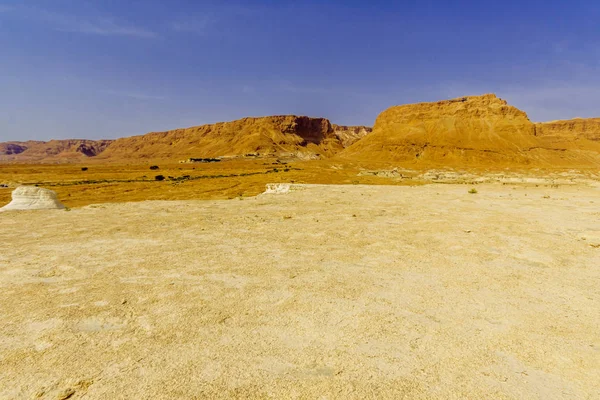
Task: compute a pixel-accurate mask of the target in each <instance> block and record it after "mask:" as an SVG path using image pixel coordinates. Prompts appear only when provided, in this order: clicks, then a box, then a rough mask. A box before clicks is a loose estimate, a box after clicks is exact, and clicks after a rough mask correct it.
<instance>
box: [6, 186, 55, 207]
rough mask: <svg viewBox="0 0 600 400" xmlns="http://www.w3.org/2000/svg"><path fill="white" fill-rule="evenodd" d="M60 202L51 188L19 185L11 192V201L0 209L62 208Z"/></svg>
mask: <svg viewBox="0 0 600 400" xmlns="http://www.w3.org/2000/svg"><path fill="white" fill-rule="evenodd" d="M64 208H65V206H63V205H62V204H61V202H60V201H59V200H58V197H57V196H56V192H53V191H52V190H48V189H43V188H39V187H37V186H19V187H18V188H16V189H15V190H13V192H12V201H11V202H10V203H9V204H7V205H6V206H4V207H2V208H0V211H10V210H62V209H64Z"/></svg>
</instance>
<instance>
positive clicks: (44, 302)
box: [0, 94, 600, 400]
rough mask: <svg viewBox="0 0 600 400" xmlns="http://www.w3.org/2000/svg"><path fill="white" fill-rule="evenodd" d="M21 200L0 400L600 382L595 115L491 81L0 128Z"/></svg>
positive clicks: (412, 391) (563, 394) (431, 391)
mask: <svg viewBox="0 0 600 400" xmlns="http://www.w3.org/2000/svg"><path fill="white" fill-rule="evenodd" d="M336 122H343V121H336ZM23 186H27V187H29V188H27V189H22V188H23ZM36 187H37V189H36ZM17 188H20V189H17ZM42 189H49V190H51V191H53V192H55V193H56V197H54V195H53V193H52V192H44V191H42ZM11 196H12V199H11ZM11 200H12V203H11ZM9 203H11V204H12V205H13V207H12V208H13V209H14V208H23V209H24V210H20V211H14V210H13V209H11V207H10V206H9V207H6V208H5V210H4V212H2V211H0V226H1V227H2V228H1V230H0V243H1V244H2V251H1V252H0V289H1V290H0V304H2V305H3V307H2V312H1V313H0V398H6V399H21V398H44V399H46V398H47V399H61V400H64V399H88V398H90V399H92V398H93V399H116V398H165V399H167V398H168V399H172V398H210V399H218V398H276V399H281V398H298V399H305V398H323V399H337V398H344V399H364V398H407V399H467V398H468V399H482V398H494V399H524V398H528V399H567V398H568V399H597V398H598V393H600V379H598V377H599V376H600V334H599V332H598V326H600V313H598V310H600V285H599V283H600V268H598V266H599V265H600V208H599V205H600V118H596V119H595V118H591V119H573V120H566V121H551V122H545V123H534V122H532V121H531V120H530V119H529V118H528V116H527V114H526V113H525V112H524V111H521V110H519V109H517V108H515V107H513V106H511V105H510V104H508V103H507V102H506V101H504V100H502V99H500V98H498V97H497V96H495V95H493V94H486V95H481V96H468V97H462V98H457V99H453V100H444V101H439V102H432V103H419V104H410V105H400V106H394V107H391V108H389V109H387V110H385V111H383V112H382V113H381V114H380V115H379V116H378V117H377V118H376V120H375V123H374V125H373V127H372V128H371V127H366V126H342V125H336V124H333V123H332V122H331V121H329V120H328V119H325V118H313V117H305V116H291V115H290V116H270V117H259V118H244V119H240V120H237V121H232V122H222V123H217V124H211V125H202V126H197V127H192V128H185V129H176V130H173V131H167V132H153V133H148V134H145V135H141V136H134V137H125V138H120V139H116V140H87V139H86V140H84V139H73V140H53V141H49V142H42V141H25V142H6V143H0V206H1V205H5V204H9ZM40 205H41V208H56V209H47V210H33V209H28V208H37V206H40ZM46 206H47V207H46Z"/></svg>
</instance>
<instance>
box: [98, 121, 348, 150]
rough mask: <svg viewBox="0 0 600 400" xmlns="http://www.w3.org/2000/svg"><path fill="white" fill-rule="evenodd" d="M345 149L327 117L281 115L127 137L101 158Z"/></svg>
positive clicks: (112, 145) (109, 148) (117, 141)
mask: <svg viewBox="0 0 600 400" xmlns="http://www.w3.org/2000/svg"><path fill="white" fill-rule="evenodd" d="M343 148H344V141H343V140H342V139H340V137H339V136H338V135H337V134H336V131H335V130H334V128H333V125H332V124H331V122H329V120H328V119H325V118H311V117H305V116H295V115H276V116H270V117H259V118H243V119H240V120H236V121H231V122H220V123H216V124H210V125H202V126H196V127H191V128H186V129H176V130H173V131H167V132H154V133H148V134H146V135H142V136H134V137H129V138H122V139H118V140H116V141H115V142H114V143H113V144H111V145H110V146H109V147H108V148H107V150H106V151H105V152H103V153H102V155H101V158H106V159H113V160H114V159H140V158H141V159H149V158H161V159H163V158H170V159H180V160H183V159H188V158H198V157H203V158H204V157H221V156H243V155H247V154H253V155H256V154H258V155H260V156H266V155H273V156H282V155H288V156H290V155H291V156H294V155H298V156H299V157H309V158H326V157H330V156H333V155H335V154H337V153H338V152H340V151H341V150H343Z"/></svg>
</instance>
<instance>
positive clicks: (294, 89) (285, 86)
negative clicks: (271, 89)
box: [277, 81, 333, 94]
mask: <svg viewBox="0 0 600 400" xmlns="http://www.w3.org/2000/svg"><path fill="white" fill-rule="evenodd" d="M277 89H278V90H280V91H283V92H290V93H296V94H302V93H306V94H311V93H314V94H318V93H321V94H324V93H332V92H333V90H331V89H328V88H320V87H310V86H300V85H296V84H294V83H292V82H290V81H280V82H279V83H278V85H277Z"/></svg>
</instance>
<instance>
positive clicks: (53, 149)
mask: <svg viewBox="0 0 600 400" xmlns="http://www.w3.org/2000/svg"><path fill="white" fill-rule="evenodd" d="M111 143H112V141H111V140H85V139H67V140H51V141H49V142H41V141H27V142H5V143H0V161H4V162H7V161H18V162H31V163H36V162H78V161H83V160H86V159H88V158H89V157H95V156H97V155H98V154H100V153H102V152H103V151H104V150H105V149H106V148H107V147H108V146H109V145H110V144H111Z"/></svg>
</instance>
